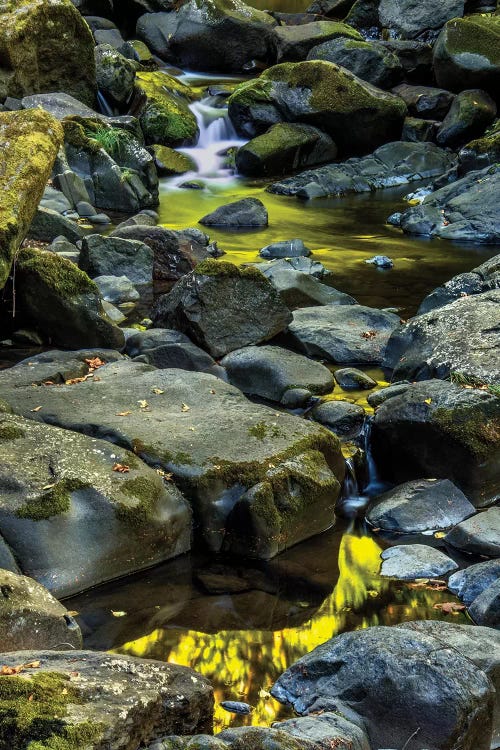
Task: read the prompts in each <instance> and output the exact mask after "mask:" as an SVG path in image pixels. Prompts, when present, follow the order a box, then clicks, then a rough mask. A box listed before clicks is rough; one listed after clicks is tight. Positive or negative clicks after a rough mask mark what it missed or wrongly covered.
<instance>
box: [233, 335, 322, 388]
mask: <svg viewBox="0 0 500 750" xmlns="http://www.w3.org/2000/svg"><path fill="white" fill-rule="evenodd" d="M221 365H222V366H223V367H225V368H226V370H227V375H228V378H229V382H230V383H231V384H232V385H234V386H236V388H239V390H240V391H243V393H247V394H249V395H252V396H261V397H262V398H267V399H269V400H270V401H281V400H282V398H283V396H284V395H285V393H286V392H287V391H288V390H290V389H293V388H304V389H306V390H308V391H309V392H310V393H311V394H313V393H314V394H320V395H321V394H323V393H328V392H329V391H331V390H332V388H333V377H332V374H331V372H330V370H328V369H327V368H326V367H325V366H324V365H322V364H320V363H319V362H314V361H313V360H311V359H308V358H307V357H304V356H302V354H295V352H290V351H288V349H282V348H281V347H279V346H247V347H245V348H244V349H237V350H236V351H232V352H231V353H230V354H227V355H226V356H225V357H224V359H222V360H221Z"/></svg>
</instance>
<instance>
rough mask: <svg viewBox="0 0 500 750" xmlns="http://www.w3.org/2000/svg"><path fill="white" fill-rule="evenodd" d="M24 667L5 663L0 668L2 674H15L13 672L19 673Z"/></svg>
mask: <svg viewBox="0 0 500 750" xmlns="http://www.w3.org/2000/svg"><path fill="white" fill-rule="evenodd" d="M22 669H23V668H22V667H8V666H6V665H5V664H4V666H3V667H1V668H0V675H3V676H5V675H9V676H10V675H13V674H19V672H21V671H22Z"/></svg>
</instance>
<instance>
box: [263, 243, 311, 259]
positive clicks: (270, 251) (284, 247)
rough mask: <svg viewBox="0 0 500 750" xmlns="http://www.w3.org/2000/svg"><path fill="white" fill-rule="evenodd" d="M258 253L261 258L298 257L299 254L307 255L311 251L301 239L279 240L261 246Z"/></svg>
mask: <svg viewBox="0 0 500 750" xmlns="http://www.w3.org/2000/svg"><path fill="white" fill-rule="evenodd" d="M259 255H260V256H261V257H262V258H298V257H301V256H305V257H308V256H309V255H311V251H310V250H309V248H308V247H306V246H305V245H304V242H303V241H302V240H298V239H295V240H281V241H280V242H273V243H272V244H271V245H266V247H263V248H262V250H259Z"/></svg>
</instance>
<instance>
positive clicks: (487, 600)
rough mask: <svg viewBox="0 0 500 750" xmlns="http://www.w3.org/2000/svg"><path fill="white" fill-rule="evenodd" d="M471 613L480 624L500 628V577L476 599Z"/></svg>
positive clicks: (470, 608) (470, 610) (471, 607)
mask: <svg viewBox="0 0 500 750" xmlns="http://www.w3.org/2000/svg"><path fill="white" fill-rule="evenodd" d="M469 614H470V616H471V617H472V619H473V620H474V622H476V623H477V624H478V625H485V626H487V627H489V628H497V629H499V630H500V578H497V580H496V581H495V582H494V583H492V584H491V585H490V586H488V588H487V589H485V590H484V591H483V592H482V593H481V594H479V596H478V597H477V598H476V599H474V601H473V602H472V604H471V605H470V607H469Z"/></svg>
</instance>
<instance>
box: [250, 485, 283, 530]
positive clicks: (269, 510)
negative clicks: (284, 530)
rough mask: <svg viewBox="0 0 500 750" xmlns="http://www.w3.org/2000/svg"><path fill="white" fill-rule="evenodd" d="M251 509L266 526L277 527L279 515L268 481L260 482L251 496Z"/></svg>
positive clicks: (279, 523)
mask: <svg viewBox="0 0 500 750" xmlns="http://www.w3.org/2000/svg"><path fill="white" fill-rule="evenodd" d="M252 511H253V513H255V515H257V516H258V517H259V518H261V519H262V520H263V521H264V523H265V524H266V528H267V529H268V530H269V531H270V530H271V529H279V528H280V526H281V517H280V514H279V513H278V511H277V509H276V505H275V503H274V492H273V487H272V485H271V483H270V482H261V483H260V484H259V485H257V487H256V488H255V490H254V492H253V496H252Z"/></svg>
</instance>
